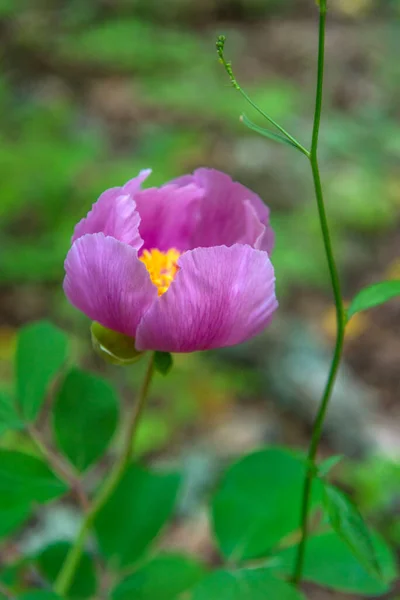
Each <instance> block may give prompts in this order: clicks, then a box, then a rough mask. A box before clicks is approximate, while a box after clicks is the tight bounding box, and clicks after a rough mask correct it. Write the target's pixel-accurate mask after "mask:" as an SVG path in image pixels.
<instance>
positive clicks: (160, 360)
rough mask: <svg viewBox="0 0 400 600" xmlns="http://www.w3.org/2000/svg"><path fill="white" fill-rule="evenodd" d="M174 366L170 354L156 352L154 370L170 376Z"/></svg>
mask: <svg viewBox="0 0 400 600" xmlns="http://www.w3.org/2000/svg"><path fill="white" fill-rule="evenodd" d="M173 364H174V360H173V358H172V354H171V353H170V352H159V351H158V350H156V352H155V353H154V368H155V370H156V371H158V372H159V373H161V375H168V373H169V372H170V370H171V369H172V365H173Z"/></svg>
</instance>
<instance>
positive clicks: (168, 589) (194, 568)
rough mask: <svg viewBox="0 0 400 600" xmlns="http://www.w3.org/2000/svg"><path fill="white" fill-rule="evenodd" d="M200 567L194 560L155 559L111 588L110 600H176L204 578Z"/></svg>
mask: <svg viewBox="0 0 400 600" xmlns="http://www.w3.org/2000/svg"><path fill="white" fill-rule="evenodd" d="M203 574H204V569H203V567H202V566H201V565H200V564H199V563H198V562H196V561H195V560H194V559H193V558H189V557H186V556H178V555H173V554H170V555H167V554H166V555H161V556H157V557H156V558H154V559H153V560H151V561H150V562H148V563H147V564H145V565H143V566H142V567H140V569H138V570H137V571H135V572H134V573H132V575H128V577H125V579H123V580H122V581H120V582H119V583H118V585H117V586H116V587H115V588H114V590H113V591H112V593H111V598H112V600H131V599H132V598H135V600H159V599H160V598H162V600H175V599H176V598H178V596H179V597H180V594H181V593H182V592H185V591H186V590H188V589H190V588H192V587H193V585H194V584H196V583H197V582H198V581H199V580H200V579H201V578H202V576H203Z"/></svg>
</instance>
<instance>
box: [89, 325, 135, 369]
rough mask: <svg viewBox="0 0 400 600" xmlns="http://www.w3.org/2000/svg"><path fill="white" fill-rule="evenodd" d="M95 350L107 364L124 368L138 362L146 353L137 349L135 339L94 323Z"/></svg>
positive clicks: (93, 341) (93, 342) (93, 340)
mask: <svg viewBox="0 0 400 600" xmlns="http://www.w3.org/2000/svg"><path fill="white" fill-rule="evenodd" d="M90 331H91V334H92V344H93V348H94V350H95V351H96V352H97V354H98V355H99V356H101V358H103V359H104V360H105V361H106V362H109V363H111V364H113V365H118V366H124V365H131V364H132V363H135V362H137V361H138V360H139V359H140V358H141V357H142V356H143V355H144V352H139V351H138V350H136V348H135V338H133V337H129V336H127V335H124V334H122V333H118V331H113V330H112V329H107V327H103V325H100V323H97V322H96V321H94V322H93V323H92V325H91V328H90Z"/></svg>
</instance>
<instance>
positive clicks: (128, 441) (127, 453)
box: [54, 354, 154, 596]
mask: <svg viewBox="0 0 400 600" xmlns="http://www.w3.org/2000/svg"><path fill="white" fill-rule="evenodd" d="M153 372H154V354H153V355H152V357H151V359H150V362H149V364H148V367H147V371H146V375H145V378H144V381H143V384H142V388H141V390H140V394H139V398H138V400H137V402H136V403H135V405H134V407H133V410H132V412H131V415H130V417H129V422H128V427H127V431H126V437H125V440H124V445H123V448H122V452H121V455H120V456H119V457H118V459H117V461H116V462H115V464H114V467H113V469H112V470H111V472H110V475H109V476H108V477H107V479H106V480H105V481H104V483H103V485H102V486H101V487H100V489H99V491H98V493H97V495H96V496H95V498H94V499H93V502H92V504H91V505H90V507H89V509H88V511H87V513H86V515H85V519H84V521H83V523H82V527H81V529H80V531H79V534H78V537H77V539H76V541H75V544H74V545H73V546H72V548H71V550H70V552H69V553H68V555H67V558H66V559H65V562H64V564H63V566H62V568H61V571H60V572H59V574H58V577H57V580H56V582H55V584H54V591H55V592H56V593H57V594H59V595H60V596H65V595H66V594H67V593H68V590H69V589H70V587H71V584H72V581H73V579H74V576H75V573H76V570H77V568H78V565H79V562H80V559H81V557H82V552H83V549H84V546H85V541H86V538H87V535H88V533H89V531H90V529H91V528H92V526H93V522H94V520H95V518H96V516H97V515H98V513H99V512H100V510H101V509H102V508H103V506H104V505H105V504H106V502H107V501H108V500H109V498H110V497H111V495H112V494H113V492H114V490H115V489H116V487H117V486H118V484H119V482H120V481H121V479H122V477H123V475H124V473H125V470H126V468H127V467H128V465H129V462H130V460H131V457H132V450H133V440H134V438H135V434H136V432H137V429H138V425H139V422H140V418H141V416H142V413H143V409H144V406H145V404H146V400H147V397H148V392H149V388H150V383H151V379H152V376H153Z"/></svg>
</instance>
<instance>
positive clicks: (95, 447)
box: [54, 369, 118, 471]
mask: <svg viewBox="0 0 400 600" xmlns="http://www.w3.org/2000/svg"><path fill="white" fill-rule="evenodd" d="M117 422H118V400H117V397H116V394H115V392H114V390H113V389H112V387H111V386H110V385H109V384H108V383H107V382H106V381H104V380H103V379H100V378H99V377H96V376H94V375H91V374H90V373H85V372H84V371H80V370H79V369H73V370H71V371H70V372H69V373H68V374H67V376H66V378H65V380H64V382H63V384H62V386H61V388H60V390H59V392H58V394H57V399H56V402H55V405H54V431H55V436H56V439H57V443H58V446H59V448H60V450H61V451H62V452H63V454H65V456H67V458H68V459H69V460H70V462H71V463H72V464H73V465H74V466H75V467H76V468H77V469H79V470H80V471H84V470H85V469H87V467H89V466H90V465H92V464H93V463H94V462H95V461H96V460H98V459H99V458H100V457H101V456H102V455H103V454H104V452H105V451H106V449H107V447H108V444H109V443H110V441H111V438H112V436H113V434H114V432H115V428H116V426H117Z"/></svg>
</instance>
